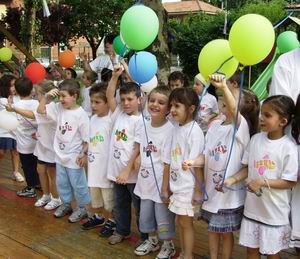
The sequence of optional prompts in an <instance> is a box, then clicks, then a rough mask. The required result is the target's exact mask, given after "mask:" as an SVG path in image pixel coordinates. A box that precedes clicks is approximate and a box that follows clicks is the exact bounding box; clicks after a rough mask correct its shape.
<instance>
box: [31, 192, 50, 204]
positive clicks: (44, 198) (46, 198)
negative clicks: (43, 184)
mask: <svg viewBox="0 0 300 259" xmlns="http://www.w3.org/2000/svg"><path fill="white" fill-rule="evenodd" d="M50 201H51V195H45V194H43V196H42V197H41V198H40V199H38V200H37V201H36V203H35V204H34V206H35V207H42V206H44V205H46V204H47V203H49V202H50Z"/></svg>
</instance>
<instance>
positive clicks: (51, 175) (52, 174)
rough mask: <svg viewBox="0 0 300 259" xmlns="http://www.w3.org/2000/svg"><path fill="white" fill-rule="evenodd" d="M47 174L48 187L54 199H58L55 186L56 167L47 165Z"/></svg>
mask: <svg viewBox="0 0 300 259" xmlns="http://www.w3.org/2000/svg"><path fill="white" fill-rule="evenodd" d="M47 174H48V176H49V178H50V179H49V188H50V192H51V194H52V197H53V198H54V199H58V198H59V195H58V192H57V188H56V168H55V167H54V166H53V167H52V166H48V167H47Z"/></svg>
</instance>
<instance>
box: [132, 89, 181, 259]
mask: <svg viewBox="0 0 300 259" xmlns="http://www.w3.org/2000/svg"><path fill="white" fill-rule="evenodd" d="M169 95H170V90H169V88H167V87H166V86H160V87H157V88H154V89H153V90H152V91H151V92H150V94H149V97H148V110H149V114H150V115H151V121H146V120H145V125H143V121H140V123H141V124H142V125H143V126H142V127H140V130H141V132H140V133H137V136H138V138H139V139H137V140H136V141H137V143H136V145H137V147H136V148H135V150H136V151H137V152H135V153H134V154H133V156H132V157H131V159H130V161H129V162H128V166H127V168H126V169H127V170H128V171H131V168H130V166H132V165H133V163H134V161H135V159H136V157H137V155H139V154H140V156H141V166H140V169H139V174H138V179H137V183H136V186H135V189H134V193H135V194H136V195H137V196H139V197H140V198H141V211H140V218H139V220H140V231H141V232H144V233H149V238H148V239H146V240H145V241H144V242H143V243H141V244H140V245H139V246H138V247H137V248H136V249H135V251H134V253H135V254H136V255H140V256H143V255H146V254H149V253H150V252H154V251H156V250H158V249H159V243H158V238H157V234H158V236H159V238H160V239H163V240H164V243H163V245H162V247H161V250H160V252H159V254H158V255H157V256H156V258H157V259H163V258H171V257H172V256H173V255H174V254H175V248H174V245H173V242H172V238H174V236H175V215H174V214H173V213H172V212H170V211H169V210H168V206H167V204H164V203H163V201H162V199H161V195H160V194H161V187H162V179H163V172H164V171H166V172H169V170H170V153H171V141H172V138H171V137H172V136H171V134H170V132H172V130H173V126H172V124H171V123H170V122H169V121H168V120H167V119H166V115H167V114H168V111H169V109H168V98H169ZM145 131H147V135H146V134H145ZM156 232H157V233H156Z"/></svg>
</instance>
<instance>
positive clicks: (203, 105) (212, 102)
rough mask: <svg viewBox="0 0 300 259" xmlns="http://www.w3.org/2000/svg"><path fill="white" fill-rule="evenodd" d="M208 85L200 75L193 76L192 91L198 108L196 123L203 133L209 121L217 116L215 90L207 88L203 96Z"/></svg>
mask: <svg viewBox="0 0 300 259" xmlns="http://www.w3.org/2000/svg"><path fill="white" fill-rule="evenodd" d="M207 84H209V83H208V82H206V81H205V79H204V77H203V76H202V75H201V74H198V75H196V76H195V79H194V89H195V91H196V93H197V94H198V96H199V100H200V107H199V111H198V118H197V122H198V124H199V126H200V128H201V129H202V131H203V133H206V132H207V129H208V125H209V123H210V121H211V120H212V119H213V118H215V117H216V116H217V115H218V114H219V108H218V101H217V98H216V97H217V95H216V91H215V88H213V87H211V86H209V87H208V89H207V90H206V92H205V93H204V94H203V90H204V87H205V86H206V85H207Z"/></svg>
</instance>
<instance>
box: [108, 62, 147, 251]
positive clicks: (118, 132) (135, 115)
mask: <svg viewBox="0 0 300 259" xmlns="http://www.w3.org/2000/svg"><path fill="white" fill-rule="evenodd" d="M121 74H122V68H120V67H119V68H118V69H116V70H115V71H114V72H113V76H112V79H111V81H110V82H109V85H108V88H107V92H106V96H107V102H108V105H109V108H110V111H111V112H112V117H111V118H112V122H113V124H114V127H113V131H112V139H111V144H110V152H111V153H110V157H109V164H108V169H107V172H108V179H109V180H111V181H113V182H114V193H115V207H114V216H115V220H116V231H115V232H114V234H113V235H112V236H110V237H109V239H108V241H109V243H110V244H112V245H114V244H117V243H120V242H122V240H123V239H124V238H125V237H126V236H128V235H129V234H130V223H131V202H133V205H134V207H135V212H136V218H137V221H138V219H139V211H140V200H139V198H138V197H137V196H136V195H135V194H134V193H133V190H134V187H135V183H136V180H137V173H136V172H135V171H134V170H132V171H126V170H125V171H124V169H125V167H126V166H127V164H128V161H129V159H130V157H131V155H132V153H133V152H134V150H133V149H134V141H135V138H136V134H137V132H140V130H139V128H138V127H139V119H140V113H139V104H140V95H141V94H140V89H139V87H138V85H137V84H135V83H127V84H124V85H123V86H122V87H121V89H120V97H121V103H120V106H119V105H117V102H116V99H115V92H116V86H117V82H118V78H119V76H120V75H121ZM142 239H144V240H145V239H147V235H145V234H144V235H142Z"/></svg>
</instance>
